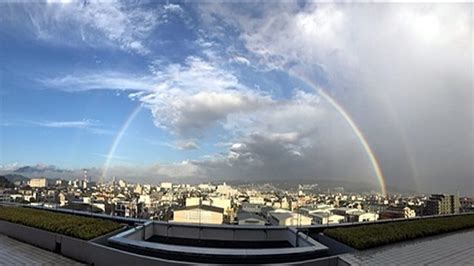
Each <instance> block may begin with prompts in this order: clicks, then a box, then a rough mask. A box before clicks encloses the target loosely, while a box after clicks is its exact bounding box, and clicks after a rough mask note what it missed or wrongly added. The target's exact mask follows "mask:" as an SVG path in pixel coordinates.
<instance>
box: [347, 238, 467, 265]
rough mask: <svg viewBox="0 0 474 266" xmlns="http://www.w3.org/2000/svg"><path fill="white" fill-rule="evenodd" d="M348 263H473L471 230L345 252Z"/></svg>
mask: <svg viewBox="0 0 474 266" xmlns="http://www.w3.org/2000/svg"><path fill="white" fill-rule="evenodd" d="M341 258H342V259H343V260H345V261H347V262H348V263H350V264H351V265H474V230H470V231H463V232H459V233H453V234H448V235H442V236H435V237H429V238H424V239H420V240H413V241H406V242H402V243H399V244H394V245H389V246H386V247H380V248H375V249H370V250H366V251H361V252H357V253H351V254H345V255H342V256H341Z"/></svg>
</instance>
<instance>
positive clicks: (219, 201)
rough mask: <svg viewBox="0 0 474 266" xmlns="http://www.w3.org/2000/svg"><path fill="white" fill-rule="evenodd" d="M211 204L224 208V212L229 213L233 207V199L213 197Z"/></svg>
mask: <svg viewBox="0 0 474 266" xmlns="http://www.w3.org/2000/svg"><path fill="white" fill-rule="evenodd" d="M209 200H210V203H211V204H210V205H211V206H214V207H218V208H222V209H223V212H224V213H227V211H229V210H230V209H231V208H232V201H231V200H230V199H227V198H223V197H212V198H210V199H209Z"/></svg>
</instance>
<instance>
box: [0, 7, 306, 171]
mask: <svg viewBox="0 0 474 266" xmlns="http://www.w3.org/2000/svg"><path fill="white" fill-rule="evenodd" d="M71 6H72V7H71ZM88 8H89V7H88V6H81V5H78V4H76V3H68V4H64V3H40V4H33V3H10V4H7V5H5V4H4V5H3V6H2V12H4V13H5V14H6V15H7V18H6V19H4V21H3V22H5V23H4V24H3V26H2V31H1V36H0V38H1V39H0V41H1V43H2V49H3V51H4V52H3V53H2V61H3V62H4V64H3V71H2V72H3V75H2V137H3V140H6V141H3V143H2V152H3V153H2V155H6V156H2V158H1V162H0V163H1V164H4V165H8V164H12V163H16V162H18V163H20V164H36V163H43V164H53V165H60V166H62V167H70V168H71V167H77V168H80V167H93V166H100V165H102V164H103V162H104V160H105V157H106V155H107V154H108V152H109V149H110V146H111V143H112V142H113V139H114V138H115V136H116V135H117V133H118V130H119V129H120V128H121V126H122V125H123V123H124V122H125V120H126V119H127V118H128V116H129V115H130V113H131V112H132V111H133V110H134V109H135V107H136V106H137V105H139V104H140V102H139V101H133V100H131V99H130V97H129V95H130V94H131V93H133V92H136V91H141V90H148V89H151V87H152V86H154V85H155V84H153V77H152V75H153V73H152V72H153V71H152V70H150V69H151V68H152V67H155V68H166V66H168V65H171V64H178V65H179V64H183V63H185V62H186V60H187V59H188V58H189V57H194V58H196V59H197V60H200V61H202V62H205V63H208V61H209V60H210V59H209V58H210V57H212V56H214V55H206V53H207V52H209V51H211V50H206V47H211V46H212V49H213V50H212V52H213V53H221V52H222V51H224V50H225V49H226V48H228V46H229V44H230V43H231V41H232V38H234V39H235V38H237V35H236V36H233V37H232V36H229V37H226V38H223V39H216V38H208V39H206V40H205V39H204V38H203V36H204V35H205V33H203V32H202V30H199V29H197V28H196V27H195V26H194V25H193V24H194V23H196V21H197V20H198V18H196V16H195V12H196V10H194V9H193V8H192V7H187V6H186V5H184V4H181V5H179V4H170V3H168V4H166V3H159V2H154V3H150V4H147V3H144V4H141V5H130V6H127V5H125V4H124V5H119V4H112V3H111V4H103V5H102V7H90V9H92V11H90V12H91V13H94V12H95V15H97V16H98V15H103V16H112V15H113V13H114V12H119V13H120V14H122V13H123V14H126V13H127V12H130V11H132V10H136V12H137V14H135V15H134V18H135V19H137V20H139V19H142V18H143V17H147V16H148V15H151V16H156V18H154V20H156V21H153V22H150V25H148V26H147V27H150V28H149V29H144V30H143V31H144V33H143V35H144V36H130V35H133V33H129V32H126V31H133V29H132V28H133V27H131V26H129V25H113V24H107V23H106V25H107V26H108V27H111V28H113V27H116V28H117V29H104V28H101V27H102V26H101V25H94V24H92V25H91V24H90V23H91V21H89V19H88V18H76V19H69V18H67V17H61V18H44V17H43V16H44V15H50V16H54V15H53V14H56V15H55V16H60V15H57V13H62V12H66V11H65V10H66V9H75V10H79V11H83V12H85V11H84V10H85V9H88ZM34 9H38V10H39V11H37V12H35V11H32V10H34ZM140 12H141V13H140ZM106 19H108V18H107V17H106ZM118 22H120V23H129V22H123V21H118ZM92 23H95V22H92ZM138 23H139V22H138ZM77 27H79V28H77ZM137 27H140V25H138V26H137ZM114 31H117V32H120V33H117V34H118V35H119V36H118V37H117V36H115V35H114V34H115V33H114ZM226 33H229V34H230V35H232V34H233V32H232V31H231V30H230V31H226ZM83 35H85V37H84V36H83ZM126 38H130V40H122V39H126ZM134 42H135V43H143V45H145V44H146V47H145V46H143V47H141V48H137V49H135V48H133V47H132V46H130V43H134ZM237 46H238V45H236V46H233V47H234V49H236V51H235V52H232V53H233V54H235V60H234V58H233V57H231V56H229V55H225V56H227V58H223V60H226V61H224V63H222V64H220V67H221V68H222V71H227V72H228V74H231V75H238V76H239V77H238V78H237V77H236V76H235V77H234V78H235V79H238V82H237V83H240V84H243V85H245V86H249V87H251V88H255V89H257V88H265V89H267V88H270V89H269V90H270V92H269V93H271V95H270V96H271V97H273V98H275V99H279V98H280V99H285V98H289V97H291V93H292V92H291V91H292V89H293V88H294V87H295V86H296V85H301V83H297V82H296V81H292V80H291V79H290V78H289V77H288V75H286V74H285V73H284V72H281V71H266V72H261V71H259V70H258V69H256V68H255V67H251V66H249V65H248V61H247V59H246V58H245V57H239V56H238V55H239V52H238V50H237V49H239V48H238V47H237ZM222 53H224V52H222ZM239 59H240V60H241V61H237V60H239ZM101 75H106V76H111V77H110V78H109V80H108V81H104V80H101ZM65 77H70V78H71V79H81V78H84V79H88V78H91V79H93V81H91V83H90V84H81V83H80V82H77V81H71V82H66V81H58V82H56V83H54V85H52V84H51V83H53V82H49V83H48V82H47V81H51V80H55V79H61V78H65ZM141 78H143V79H144V80H143V84H138V85H133V86H132V88H128V87H127V84H128V83H127V82H132V83H133V82H138V83H139V82H140V81H137V80H140V79H141ZM45 81H46V82H45ZM303 86H304V85H303ZM129 89H132V90H129ZM205 131H206V132H205V134H203V135H202V136H199V138H200V140H199V141H200V143H199V149H186V150H181V149H179V148H176V147H175V146H176V145H175V143H174V142H175V141H176V139H177V137H176V136H175V135H176V134H174V133H173V132H170V131H167V130H164V129H162V128H159V127H157V126H156V125H154V123H153V116H152V114H151V113H150V112H149V110H147V109H146V108H143V109H142V110H141V111H140V112H139V114H138V116H137V117H136V118H135V119H134V120H133V122H132V123H131V125H130V127H129V128H128V129H127V130H126V133H125V135H124V137H123V139H122V141H121V142H120V145H119V146H118V149H117V151H116V154H115V156H116V160H115V159H114V160H113V161H114V162H116V163H122V164H139V165H140V164H141V165H146V164H152V163H155V162H176V161H182V160H188V159H198V158H200V157H202V156H206V155H209V154H214V153H218V152H223V151H224V148H225V147H224V146H219V145H215V144H216V143H217V142H219V141H221V142H224V141H225V140H226V137H225V135H226V132H224V131H223V130H222V129H220V128H219V127H218V126H212V127H211V128H209V129H206V130H205ZM25 151H27V152H25Z"/></svg>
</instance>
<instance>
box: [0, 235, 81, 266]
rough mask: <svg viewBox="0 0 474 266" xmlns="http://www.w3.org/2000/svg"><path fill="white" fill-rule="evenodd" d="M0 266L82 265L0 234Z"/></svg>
mask: <svg viewBox="0 0 474 266" xmlns="http://www.w3.org/2000/svg"><path fill="white" fill-rule="evenodd" d="M0 265H84V264H82V263H79V262H76V261H74V260H71V259H68V258H66V257H63V256H61V255H59V254H56V253H53V252H50V251H47V250H44V249H41V248H38V247H35V246H32V245H29V244H26V243H23V242H20V241H17V240H15V239H12V238H9V237H7V236H5V235H1V234H0Z"/></svg>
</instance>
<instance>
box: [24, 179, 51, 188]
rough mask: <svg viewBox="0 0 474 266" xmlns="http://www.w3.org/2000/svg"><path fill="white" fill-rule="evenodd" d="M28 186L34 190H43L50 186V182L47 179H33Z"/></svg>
mask: <svg viewBox="0 0 474 266" xmlns="http://www.w3.org/2000/svg"><path fill="white" fill-rule="evenodd" d="M28 185H29V186H30V187H33V188H42V187H47V186H48V180H47V179H46V178H32V179H30V182H28Z"/></svg>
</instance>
